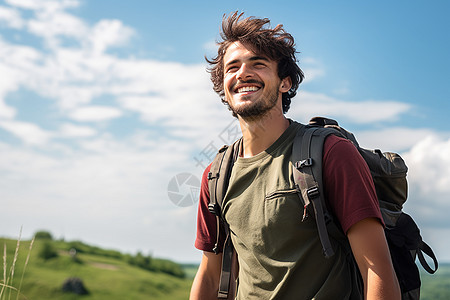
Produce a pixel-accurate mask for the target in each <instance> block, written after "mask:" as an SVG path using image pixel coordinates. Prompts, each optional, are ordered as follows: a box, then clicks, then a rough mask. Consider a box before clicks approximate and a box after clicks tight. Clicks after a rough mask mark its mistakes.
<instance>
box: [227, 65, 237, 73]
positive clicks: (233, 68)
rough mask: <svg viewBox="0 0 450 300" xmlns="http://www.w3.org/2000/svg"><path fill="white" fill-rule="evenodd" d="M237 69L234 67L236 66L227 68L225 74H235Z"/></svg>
mask: <svg viewBox="0 0 450 300" xmlns="http://www.w3.org/2000/svg"><path fill="white" fill-rule="evenodd" d="M237 69H238V67H236V66H233V67H228V68H227V69H226V72H227V73H229V72H235V71H236V70H237Z"/></svg>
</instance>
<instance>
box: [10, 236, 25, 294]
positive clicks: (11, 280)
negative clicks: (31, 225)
mask: <svg viewBox="0 0 450 300" xmlns="http://www.w3.org/2000/svg"><path fill="white" fill-rule="evenodd" d="M21 238H22V227H20V232H19V238H18V239H17V245H16V251H15V252H14V258H13V262H12V265H11V272H10V273H11V275H10V280H9V285H10V286H12V285H13V280H14V269H15V268H16V262H17V257H18V256H19V247H20V239H21ZM11 291H12V289H9V296H8V300H11Z"/></svg>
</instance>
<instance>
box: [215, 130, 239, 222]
mask: <svg viewBox="0 0 450 300" xmlns="http://www.w3.org/2000/svg"><path fill="white" fill-rule="evenodd" d="M241 144H242V138H240V139H239V140H237V141H236V142H234V143H233V144H232V145H231V146H223V147H222V148H221V149H220V150H219V152H218V153H217V155H216V157H215V158H214V160H213V162H212V163H211V170H210V172H209V173H208V188H209V205H208V209H209V211H210V212H211V213H213V214H215V215H216V216H218V217H221V208H222V204H223V203H222V202H223V198H224V197H225V194H226V192H227V188H228V183H229V179H230V175H231V169H232V168H233V165H234V162H235V161H236V159H237V157H238V156H239V152H240V149H241Z"/></svg>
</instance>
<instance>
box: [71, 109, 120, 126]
mask: <svg viewBox="0 0 450 300" xmlns="http://www.w3.org/2000/svg"><path fill="white" fill-rule="evenodd" d="M121 115H122V112H121V111H120V110H119V109H117V108H115V107H107V106H85V107H78V108H76V109H74V110H72V112H71V113H70V115H69V117H70V118H72V119H73V120H76V121H80V122H101V121H108V120H111V119H115V118H118V117H120V116H121Z"/></svg>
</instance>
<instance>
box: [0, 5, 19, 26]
mask: <svg viewBox="0 0 450 300" xmlns="http://www.w3.org/2000/svg"><path fill="white" fill-rule="evenodd" d="M2 22H4V23H6V25H7V26H9V27H11V28H15V29H20V28H22V27H23V25H24V21H23V20H22V18H21V16H20V13H19V12H18V11H17V10H16V9H13V8H9V7H5V6H0V23H2Z"/></svg>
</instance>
